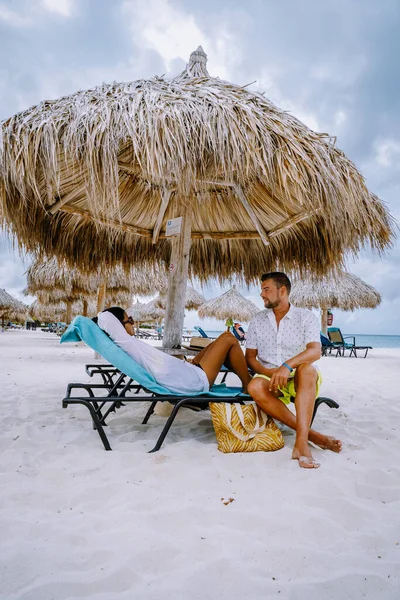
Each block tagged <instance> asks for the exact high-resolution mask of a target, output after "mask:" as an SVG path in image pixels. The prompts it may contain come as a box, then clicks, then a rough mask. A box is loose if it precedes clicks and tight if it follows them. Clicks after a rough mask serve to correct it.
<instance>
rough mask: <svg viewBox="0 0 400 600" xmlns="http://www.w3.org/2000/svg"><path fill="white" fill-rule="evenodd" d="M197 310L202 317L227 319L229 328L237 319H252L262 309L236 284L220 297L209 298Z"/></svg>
mask: <svg viewBox="0 0 400 600" xmlns="http://www.w3.org/2000/svg"><path fill="white" fill-rule="evenodd" d="M197 312H198V315H199V317H200V318H201V319H205V318H206V317H212V318H215V319H219V320H220V321H226V323H225V324H226V326H227V328H228V330H229V328H230V327H232V326H233V323H234V321H235V320H239V321H250V319H252V317H254V315H256V314H257V313H258V312H260V309H259V308H258V306H256V305H255V304H254V303H253V302H251V301H250V300H247V298H245V297H244V296H242V294H240V293H239V292H238V291H237V290H236V286H235V285H234V286H233V287H232V288H231V289H230V290H228V291H227V292H225V293H224V294H222V295H221V296H219V297H218V298H214V299H213V300H208V301H207V302H205V303H204V304H202V306H200V308H199V309H198V311H197Z"/></svg>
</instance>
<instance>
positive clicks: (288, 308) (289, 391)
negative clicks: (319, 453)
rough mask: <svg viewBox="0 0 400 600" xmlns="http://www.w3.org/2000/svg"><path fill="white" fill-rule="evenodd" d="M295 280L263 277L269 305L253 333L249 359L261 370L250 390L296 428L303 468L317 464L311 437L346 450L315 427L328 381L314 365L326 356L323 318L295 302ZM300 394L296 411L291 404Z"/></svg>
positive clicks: (261, 403)
mask: <svg viewBox="0 0 400 600" xmlns="http://www.w3.org/2000/svg"><path fill="white" fill-rule="evenodd" d="M290 288H291V284H290V280H289V278H288V277H287V276H286V275H285V274H284V273H279V272H274V273H267V274H265V275H262V277H261V298H262V299H263V301H264V306H265V308H266V309H267V310H263V311H261V312H259V313H258V314H257V315H256V316H255V317H253V319H252V320H251V322H250V325H249V329H248V332H247V343H246V359H247V364H248V366H249V368H250V369H252V370H253V371H254V372H255V373H256V375H255V376H254V378H253V379H252V381H251V382H250V383H249V387H248V391H249V394H250V395H251V396H252V397H253V399H254V400H255V401H256V403H257V404H258V405H259V406H260V408H261V409H262V410H263V411H264V412H265V413H267V414H268V415H270V416H271V417H273V418H274V419H278V420H279V421H281V422H282V423H284V424H285V425H287V426H288V427H291V428H292V429H295V430H296V441H295V445H294V448H293V453H292V458H294V459H297V460H298V461H299V465H300V467H303V468H308V469H312V468H316V467H319V466H320V464H319V463H318V462H317V461H316V460H314V458H313V456H312V454H311V450H310V447H309V444H308V440H309V441H311V442H313V443H314V444H316V445H317V446H320V447H321V448H324V449H329V450H332V451H333V452H340V450H341V448H342V444H341V442H340V441H339V440H336V439H334V438H332V437H329V436H327V435H323V434H322V433H318V432H317V431H314V430H313V429H310V423H311V419H312V414H313V409H314V404H315V399H316V397H317V396H318V390H319V386H320V383H321V381H322V378H321V375H320V373H319V371H318V370H317V369H316V367H315V365H314V364H313V363H314V362H315V361H316V360H318V359H319V358H320V357H321V343H320V330H319V323H318V320H317V318H316V317H315V316H314V315H313V313H312V312H311V311H309V310H306V309H302V308H296V307H294V306H293V305H291V304H290V303H289V293H290ZM290 397H295V398H296V400H295V406H296V416H295V415H293V413H292V412H291V411H290V410H289V409H288V408H287V407H286V406H285V404H288V403H289V402H290Z"/></svg>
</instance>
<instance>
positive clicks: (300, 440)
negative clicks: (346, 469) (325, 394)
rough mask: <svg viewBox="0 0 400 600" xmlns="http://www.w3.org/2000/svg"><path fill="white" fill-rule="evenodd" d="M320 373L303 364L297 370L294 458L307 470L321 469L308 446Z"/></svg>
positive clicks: (295, 377) (295, 380)
mask: <svg viewBox="0 0 400 600" xmlns="http://www.w3.org/2000/svg"><path fill="white" fill-rule="evenodd" d="M317 380H318V373H317V370H316V369H315V367H313V365H310V364H306V363H303V364H301V365H299V366H298V367H297V369H296V373H295V376H294V387H295V390H296V399H295V407H296V441H295V443H294V448H293V453H292V458H295V459H297V460H298V461H299V464H300V466H302V467H305V468H315V467H319V463H317V462H316V461H314V459H313V456H312V454H311V450H310V446H309V445H308V435H309V431H310V424H311V419H312V414H313V410H314V404H315V390H316V386H317Z"/></svg>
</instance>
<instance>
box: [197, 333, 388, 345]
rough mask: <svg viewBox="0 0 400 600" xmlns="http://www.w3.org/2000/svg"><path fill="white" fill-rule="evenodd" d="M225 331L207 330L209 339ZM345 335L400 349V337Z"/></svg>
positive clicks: (359, 343)
mask: <svg viewBox="0 0 400 600" xmlns="http://www.w3.org/2000/svg"><path fill="white" fill-rule="evenodd" d="M189 331H191V333H190V335H193V336H196V335H198V333H197V331H194V330H190V329H188V332H189ZM224 331H225V330H223V329H221V330H219V331H212V330H208V329H205V332H206V333H207V335H208V336H209V337H213V338H215V337H218V336H219V335H221V333H223V332H224ZM343 335H354V337H355V338H356V345H357V346H372V348H400V335H372V334H371V335H370V334H361V333H343ZM349 341H350V340H349Z"/></svg>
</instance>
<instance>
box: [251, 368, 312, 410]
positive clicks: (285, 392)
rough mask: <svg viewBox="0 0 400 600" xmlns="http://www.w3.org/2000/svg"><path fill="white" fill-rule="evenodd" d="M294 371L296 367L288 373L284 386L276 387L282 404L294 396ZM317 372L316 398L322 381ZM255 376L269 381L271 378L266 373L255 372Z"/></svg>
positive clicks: (288, 401) (287, 402) (288, 402)
mask: <svg viewBox="0 0 400 600" xmlns="http://www.w3.org/2000/svg"><path fill="white" fill-rule="evenodd" d="M295 373H296V369H293V371H292V372H291V373H290V376H289V379H288V382H287V385H286V386H285V387H284V388H278V389H279V391H280V392H281V394H282V395H281V396H279V400H282V402H283V403H284V404H290V399H291V398H296V390H295V388H294V374H295ZM317 373H318V379H317V385H316V392H315V397H316V398H318V396H319V390H320V387H321V383H322V375H321V373H320V372H319V371H317ZM255 377H262V379H266V380H267V381H269V380H270V379H271V377H268V375H262V374H261V373H256V374H255V375H254V378H255Z"/></svg>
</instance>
